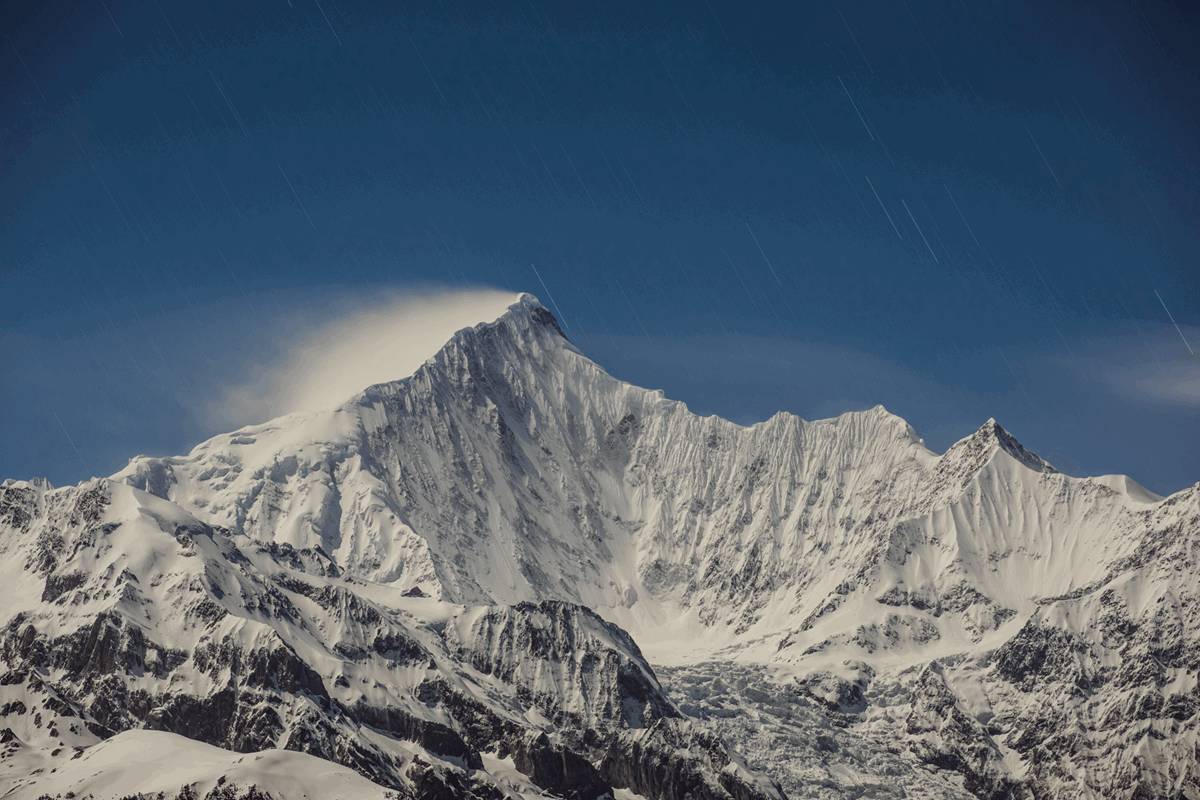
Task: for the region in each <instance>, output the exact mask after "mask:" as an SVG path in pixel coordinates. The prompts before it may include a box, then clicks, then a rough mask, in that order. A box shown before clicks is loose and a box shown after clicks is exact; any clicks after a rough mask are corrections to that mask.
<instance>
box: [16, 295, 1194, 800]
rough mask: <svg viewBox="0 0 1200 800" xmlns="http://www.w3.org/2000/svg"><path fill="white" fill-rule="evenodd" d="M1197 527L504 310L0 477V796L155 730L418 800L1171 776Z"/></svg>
mask: <svg viewBox="0 0 1200 800" xmlns="http://www.w3.org/2000/svg"><path fill="white" fill-rule="evenodd" d="M1198 541H1200V485H1197V486H1193V487H1191V488H1190V489H1187V490H1185V491H1182V492H1179V493H1177V494H1175V495H1173V496H1171V497H1168V498H1159V497H1156V496H1154V495H1153V494H1151V493H1149V492H1147V491H1146V490H1144V489H1142V488H1141V487H1139V486H1138V485H1137V484H1136V483H1134V482H1133V481H1131V480H1130V479H1128V478H1124V477H1113V476H1106V477H1102V478H1074V477H1071V476H1067V475H1064V474H1062V473H1059V472H1057V471H1055V470H1054V469H1053V467H1051V466H1050V465H1049V464H1047V463H1046V462H1044V461H1043V460H1042V459H1040V458H1039V457H1038V456H1036V455H1034V454H1033V453H1031V452H1030V451H1028V450H1026V449H1025V448H1024V447H1023V446H1022V445H1021V444H1020V443H1018V442H1017V441H1016V440H1015V439H1014V438H1013V437H1012V436H1011V435H1010V434H1009V433H1008V432H1006V431H1005V430H1004V429H1003V428H1001V427H1000V426H999V425H998V424H996V423H995V422H994V421H991V420H989V421H988V422H987V423H985V424H984V425H983V426H981V427H980V428H979V430H977V431H976V432H974V433H973V434H971V435H970V436H967V437H966V438H964V439H962V440H961V441H959V442H957V443H956V444H954V445H953V446H952V447H950V448H949V449H948V450H947V451H946V452H945V453H943V454H940V455H939V454H936V453H933V452H930V451H929V450H928V449H926V448H925V447H924V445H923V444H922V442H921V440H920V439H919V438H918V437H917V435H916V434H915V433H914V431H913V430H912V428H911V427H910V426H909V425H908V424H907V423H905V422H904V420H902V419H900V418H898V417H896V416H894V415H892V414H890V413H888V412H887V411H886V410H885V409H883V408H882V407H876V408H874V409H871V410H869V411H865V412H855V413H849V414H844V415H842V416H840V417H837V418H835V419H829V420H819V421H815V422H809V421H805V420H802V419H800V418H798V417H795V416H793V415H790V414H784V413H781V414H777V415H776V416H774V417H772V418H771V419H770V420H767V421H765V422H762V423H759V424H756V425H753V426H750V427H742V426H738V425H735V424H734V423H731V422H728V421H726V420H723V419H720V418H717V417H699V416H697V415H695V414H692V413H691V412H690V411H689V410H688V409H687V408H686V406H684V405H683V404H682V403H678V402H675V401H671V400H668V399H666V398H664V397H663V395H662V394H661V393H660V392H654V391H649V390H646V389H641V388H638V387H635V386H631V385H629V384H627V383H624V382H622V381H619V380H617V379H615V378H613V377H612V376H610V375H608V374H607V373H605V372H604V371H603V370H602V369H601V368H600V367H599V366H598V365H596V364H595V363H594V362H592V361H590V360H589V359H588V358H587V357H586V356H584V355H583V354H582V353H580V352H579V351H578V350H577V349H576V348H575V347H574V346H573V345H572V344H571V343H570V342H569V341H568V340H567V339H566V337H565V336H564V335H563V333H562V331H561V330H560V328H559V326H558V324H557V322H556V320H555V319H554V317H553V315H552V314H550V313H549V312H548V311H547V310H546V309H545V308H543V307H542V306H541V305H540V304H539V303H538V302H537V300H536V299H534V298H533V297H531V296H529V295H522V296H521V297H520V298H518V299H517V301H516V302H515V303H514V304H513V305H512V306H511V307H510V308H509V309H508V310H507V312H506V313H505V314H503V315H502V316H501V317H500V318H499V319H497V320H495V321H494V322H490V323H485V324H481V325H478V326H476V327H474V328H469V329H464V330H462V331H459V332H458V333H456V334H455V335H454V336H453V338H452V339H451V340H450V341H449V342H448V343H447V344H446V345H445V346H444V347H443V348H442V349H441V350H440V351H439V352H438V353H436V354H435V355H434V356H433V357H432V358H430V359H429V360H428V361H427V362H426V363H425V364H424V365H423V366H422V367H420V368H419V369H418V370H417V371H416V372H415V373H414V374H413V375H411V376H410V377H408V378H405V379H402V380H399V381H395V382H391V383H385V384H379V385H376V386H372V387H369V388H367V389H366V390H365V391H363V392H362V393H361V394H359V395H358V396H356V397H354V398H352V399H351V400H349V401H348V402H347V403H345V404H343V405H342V406H340V407H339V408H337V409H334V410H331V411H327V412H318V413H310V414H304V415H292V416H287V417H282V418H279V419H276V420H273V421H271V422H268V423H264V424H262V425H255V426H250V427H247V428H243V429H241V430H239V431H236V432H234V433H231V434H227V435H222V436H218V437H215V438H213V439H211V440H209V441H207V442H205V443H203V444H201V445H199V446H197V447H196V448H195V449H194V450H193V451H192V452H191V453H189V454H188V455H186V456H179V457H170V458H149V457H138V458H135V459H134V460H133V461H131V462H130V464H129V466H128V467H127V468H126V469H124V470H122V471H121V472H120V473H118V474H117V475H115V476H113V477H112V478H110V479H101V480H95V481H90V482H86V483H84V484H81V485H80V486H77V487H65V488H61V489H52V488H50V487H48V486H45V485H44V484H38V483H27V482H6V483H5V484H4V485H3V488H2V489H0V559H2V562H0V597H2V598H3V606H2V607H0V609H2V610H0V613H2V614H3V621H4V622H5V623H6V627H5V628H4V633H3V639H2V640H0V658H2V659H3V661H4V667H5V668H6V669H8V670H9V671H8V674H7V675H5V676H4V677H3V679H2V680H0V706H3V707H4V708H9V709H11V710H18V709H17V707H16V706H12V705H5V704H6V703H8V704H11V703H20V704H21V705H22V707H23V710H22V713H21V714H20V715H14V717H13V718H14V719H16V718H17V716H19V717H20V721H19V722H18V724H16V725H9V726H8V727H7V728H6V729H5V730H7V731H9V733H6V734H4V735H5V736H7V737H8V738H7V740H6V741H7V742H8V743H7V744H5V743H2V742H0V748H4V749H2V750H0V753H2V754H3V755H0V758H3V759H4V760H3V761H0V787H3V786H4V782H5V781H9V782H11V785H12V786H14V787H17V789H16V790H17V791H18V792H26V793H28V792H33V791H41V790H42V787H43V786H54V787H57V786H59V784H58V783H50V782H48V781H49V780H50V779H49V777H45V776H48V775H50V774H53V773H50V772H49V770H52V769H55V768H56V767H55V766H54V765H55V764H56V763H58V762H59V761H60V760H62V759H66V758H70V757H71V755H72V754H73V752H74V750H73V748H76V747H80V748H87V747H89V746H93V745H91V743H93V742H95V741H97V740H98V739H100V738H103V737H105V736H108V735H110V734H111V733H113V732H116V731H120V730H126V729H136V728H141V727H146V728H157V729H161V730H167V731H174V732H176V733H181V734H183V735H185V736H189V737H192V738H195V739H199V740H202V741H206V742H209V743H212V744H216V745H219V746H221V747H225V748H229V749H232V750H237V751H249V750H260V749H265V748H270V747H276V748H286V749H290V750H298V751H302V752H306V753H312V754H315V755H318V756H321V757H323V758H326V759H331V760H334V761H337V762H339V763H341V764H344V765H346V766H348V767H350V768H351V769H353V770H355V771H357V772H358V773H359V774H360V775H363V776H365V777H366V778H369V779H370V780H372V781H375V782H376V783H378V784H380V785H382V786H386V787H390V788H391V789H392V790H394V791H398V792H400V793H401V794H402V795H413V796H434V795H439V793H441V794H440V795H439V796H467V795H479V796H483V795H488V796H493V794H489V793H498V794H495V795H494V796H500V795H504V794H514V793H516V794H520V793H526V794H528V793H530V792H547V793H551V794H553V795H555V796H572V797H588V796H597V795H599V794H603V793H604V792H606V791H609V790H611V789H618V790H630V791H636V792H639V793H641V794H644V795H646V796H649V797H662V798H668V797H685V796H689V793H690V796H696V797H704V796H711V797H725V796H732V797H738V798H750V797H772V796H776V795H778V794H779V793H780V791H781V787H779V786H775V785H773V784H772V781H773V780H774V781H778V782H779V783H780V784H781V785H782V790H785V791H788V792H790V793H791V794H792V795H793V796H801V797H803V796H834V797H837V796H855V797H858V796H905V793H906V794H907V795H908V796H964V795H975V796H986V797H1008V796H1013V797H1019V796H1047V797H1091V796H1095V797H1134V796H1137V797H1157V796H1163V797H1170V796H1178V797H1200V770H1198V769H1197V767H1196V764H1197V763H1200V753H1198V752H1197V747H1198V744H1197V742H1198V740H1197V730H1198V728H1200V725H1198V718H1197V713H1198V709H1200V688H1198V674H1200V610H1198V609H1200V606H1198V605H1197V603H1198V600H1200V598H1198V594H1200V587H1198V584H1200V579H1198V578H1197V577H1196V575H1197V567H1198V566H1200V563H1198V562H1200V546H1198ZM626 631H628V633H626ZM635 641H636V644H635ZM639 645H640V647H639ZM643 652H644V653H645V654H646V656H645V657H644V656H643ZM647 658H648V660H649V661H650V662H652V663H656V664H661V665H665V666H666V667H669V669H667V670H666V672H665V673H663V674H667V675H669V676H670V680H668V682H667V683H666V684H663V683H660V676H658V675H656V674H655V672H654V670H652V669H651V668H650V666H649V664H648V663H647ZM714 664H715V665H718V666H717V668H716V672H715V673H714ZM722 664H724V665H725V666H724V667H721V666H719V665H722ZM660 672H662V670H660ZM731 680H732V681H733V682H732V683H731V682H730V681H731ZM9 695H12V697H11V698H10V697H9ZM725 696H727V699H725V700H722V699H720V698H722V697H725ZM35 707H36V708H37V709H38V710H37V711H35V710H34V708H35ZM35 718H36V721H35ZM748 720H753V721H754V722H753V724H750V723H748V722H747V721H748ZM6 724H7V723H6ZM0 727H3V726H0ZM51 731H53V733H54V735H53V736H51V735H50V733H51ZM722 739H724V740H725V741H726V742H727V743H730V744H732V748H731V747H729V746H727V745H726V744H722V743H721V742H722ZM739 750H740V751H741V752H742V755H737V753H736V752H735V751H739ZM55 751H57V753H56V752H55ZM80 752H84V753H87V752H89V751H88V750H86V749H85V750H82V751H80ZM34 769H41V770H42V772H41V773H39V775H41V776H43V777H40V778H39V777H37V776H26V775H23V773H24V772H29V771H31V770H34ZM205 785H206V786H207V784H205ZM214 786H215V784H214ZM223 787H224V790H228V791H232V790H231V789H229V784H225V785H223ZM537 787H540V788H537ZM217 790H218V789H212V791H217ZM55 791H60V790H59V789H56V790H55ZM62 791H66V790H62ZM206 791H207V790H206ZM264 791H269V790H267V789H264ZM276 792H277V793H279V792H284V793H285V794H286V790H283V789H277V790H276ZM446 793H449V794H446ZM3 796H4V794H3V789H2V788H0V797H3ZM21 796H24V795H21ZM31 796H36V795H31ZM97 796H100V795H97ZM234 796H238V795H234ZM281 796H282V795H281ZM289 796H290V795H289Z"/></svg>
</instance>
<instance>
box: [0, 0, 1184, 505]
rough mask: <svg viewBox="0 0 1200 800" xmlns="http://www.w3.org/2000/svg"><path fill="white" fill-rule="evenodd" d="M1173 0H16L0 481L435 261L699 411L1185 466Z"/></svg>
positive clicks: (1179, 9) (160, 429)
mask: <svg viewBox="0 0 1200 800" xmlns="http://www.w3.org/2000/svg"><path fill="white" fill-rule="evenodd" d="M1188 5H1189V4H1183V3H1171V4H1168V3H1137V4H1132V3H1098V4H1078V3H1041V2H1039V3H1029V4H1016V3H998V2H986V3H980V2H950V3H919V2H915V0H909V2H904V1H903V0H901V1H900V2H886V3H860V2H845V3H841V4H819V5H818V4H813V6H814V7H809V8H805V7H803V6H801V5H800V4H795V3H791V4H785V5H780V6H766V5H762V6H759V5H754V4H746V3H733V4H726V3H721V2H717V0H711V1H710V2H699V3H684V4H656V5H653V7H649V6H650V4H644V3H609V4H603V5H602V7H596V8H587V6H586V4H577V3H572V4H548V3H544V2H541V0H529V2H521V3H515V4H512V5H506V6H505V7H503V8H500V7H497V6H496V5H494V4H484V5H482V6H480V7H467V6H464V5H461V4H454V3H433V4H405V6H404V7H403V8H402V9H401V8H399V7H396V6H395V4H379V5H378V6H376V5H372V4H364V3H354V2H347V1H346V0H320V3H319V4H318V3H317V2H314V0H291V2H286V1H285V0H280V1H279V2H263V3H249V4H247V3H230V4H219V3H213V4H210V3H201V4H197V3H176V2H166V1H165V0H164V1H163V2H143V1H142V0H95V2H88V3H80V4H78V5H67V4H57V3H55V4H45V3H36V2H28V3H13V2H7V3H4V4H3V15H4V18H3V20H2V22H3V24H2V26H0V30H2V31H3V41H2V43H0V64H2V70H0V79H2V81H3V89H2V93H0V157H2V158H3V169H2V170H0V210H2V216H0V257H2V258H3V261H2V262H0V347H2V349H3V352H4V359H5V369H4V375H3V378H0V476H14V477H16V476H22V477H23V476H28V475H34V474H39V475H47V476H49V477H50V478H51V479H52V480H54V481H56V482H59V481H68V480H72V481H73V480H77V479H79V478H81V477H84V476H87V475H91V474H106V473H108V472H111V471H113V470H115V469H117V468H119V467H120V466H121V465H122V464H123V462H124V460H125V458H127V457H128V456H129V455H132V454H133V453H136V452H158V453H165V452H177V451H184V450H186V449H188V448H189V447H190V446H191V444H193V443H194V442H195V441H196V440H198V439H199V438H201V437H203V436H205V435H207V434H210V433H214V432H216V430H215V429H214V428H213V426H212V424H211V422H208V421H206V420H205V419H204V418H203V417H202V415H199V414H197V413H195V409H196V408H197V399H198V398H200V397H205V396H207V397H211V396H213V395H215V394H218V393H219V388H220V386H221V385H223V383H225V382H227V381H229V380H230V376H231V375H233V374H235V373H239V372H240V373H244V372H245V371H246V370H252V369H253V368H254V364H255V363H259V362H261V361H263V360H266V359H269V358H271V356H272V346H271V345H269V344H268V343H269V342H273V341H276V340H277V339H278V336H279V334H280V332H281V331H287V330H303V329H305V328H306V327H308V326H311V325H313V324H316V323H317V322H320V321H323V320H325V319H327V318H328V316H329V315H330V314H331V313H333V311H332V310H331V309H334V308H342V307H345V303H346V302H347V301H346V298H368V299H369V298H370V296H371V295H372V294H373V293H374V292H376V291H379V290H380V289H383V288H388V287H403V286H408V285H413V284H425V285H428V284H442V285H448V286H464V285H468V286H477V285H484V286H496V287H502V288H507V289H513V290H528V291H532V292H534V293H536V294H539V295H540V296H542V299H543V300H544V301H548V293H552V294H553V299H554V302H555V304H556V305H557V306H558V307H559V309H561V313H562V316H563V317H564V319H565V322H566V325H567V328H568V333H569V334H570V335H571V336H572V338H573V339H574V340H575V341H576V342H577V343H578V344H579V345H580V346H581V347H582V348H583V349H584V350H585V351H587V352H588V353H589V354H591V355H592V356H593V357H595V358H596V359H597V360H598V361H600V362H601V363H602V364H604V365H605V366H607V367H608V368H609V369H610V370H611V371H612V372H614V373H615V374H617V375H619V376H621V377H625V378H628V379H631V380H634V381H636V382H638V383H641V384H643V385H649V386H654V387H660V388H663V389H665V390H666V391H667V393H668V394H669V395H671V396H674V397H678V398H679V399H682V400H685V401H687V402H688V403H689V404H690V405H691V406H692V407H693V408H694V409H695V410H697V411H701V412H716V413H721V414H723V415H725V416H729V417H731V418H733V419H736V420H738V421H750V420H754V419H760V418H763V417H765V416H768V415H769V414H770V413H771V412H772V411H773V410H775V409H777V408H786V409H789V410H793V411H796V412H798V413H800V414H803V415H805V416H809V417H813V416H825V415H830V414H834V413H837V412H839V411H842V410H846V409H850V408H857V407H865V406H869V405H872V404H874V403H876V402H882V403H884V404H885V405H887V406H888V407H889V408H891V409H892V410H893V411H895V412H897V413H899V414H902V415H903V416H905V417H907V418H908V419H909V420H910V421H911V422H912V423H913V424H914V425H915V426H916V427H917V429H918V430H919V431H921V432H922V433H923V434H924V435H925V436H926V439H927V441H928V442H929V444H930V445H931V446H934V447H935V448H939V449H940V448H942V447H944V446H945V445H946V444H948V443H949V442H950V441H952V440H954V439H955V438H958V437H959V436H962V435H965V434H966V433H968V432H970V431H971V430H972V429H973V428H974V427H976V426H977V425H978V424H980V423H981V422H982V421H983V420H984V419H986V418H987V417H989V416H995V417H997V418H998V419H999V420H1000V421H1001V422H1002V423H1003V424H1005V425H1006V427H1008V428H1009V429H1010V430H1012V431H1013V432H1014V433H1015V434H1016V435H1017V436H1018V437H1019V438H1020V439H1021V440H1022V441H1023V442H1025V443H1026V444H1027V445H1028V446H1029V447H1030V448H1032V449H1034V450H1037V451H1038V452H1040V453H1041V454H1042V455H1043V456H1045V457H1046V458H1048V459H1049V460H1051V461H1052V462H1054V463H1056V464H1057V465H1058V466H1060V467H1061V468H1063V469H1066V470H1067V471H1071V472H1076V473H1100V472H1114V471H1119V472H1127V473H1130V474H1131V475H1133V476H1134V477H1135V478H1137V479H1139V480H1141V481H1142V482H1144V483H1146V484H1147V485H1148V486H1149V487H1150V488H1152V489H1155V490H1158V491H1170V490H1174V489H1178V488H1180V487H1182V486H1184V485H1187V484H1189V483H1191V482H1194V481H1195V480H1197V479H1200V447H1197V446H1196V445H1197V442H1200V372H1198V370H1200V366H1198V362H1197V359H1196V358H1195V357H1194V356H1193V355H1191V353H1190V352H1189V348H1194V347H1200V268H1198V266H1197V265H1198V263H1200V262H1198V260H1197V256H1198V255H1200V228H1198V227H1197V225H1196V220H1197V219H1198V218H1200V180H1198V178H1200V175H1198V166H1197V165H1198V164H1200V159H1198V155H1200V152H1198V151H1200V124H1198V123H1200V119H1198V116H1200V78H1198V75H1200V59H1198V58H1197V55H1196V52H1197V48H1196V47H1195V44H1196V41H1197V40H1198V36H1197V34H1198V33H1200V13H1198V12H1197V11H1196V10H1195V9H1194V8H1193V9H1191V10H1189V9H1188V8H1187V6H1188ZM585 9H586V11H585ZM531 264H536V265H537V268H538V271H539V272H540V276H541V279H539V277H538V276H537V275H535V273H534V271H533V269H532V268H531ZM543 281H544V286H543ZM1156 292H1157V294H1156ZM332 298H337V299H338V302H337V303H333V302H331V299H332ZM1160 298H1161V299H1160ZM1167 309H1169V310H1170V312H1171V313H1172V314H1173V315H1174V318H1175V320H1176V321H1177V322H1178V324H1179V326H1180V328H1179V330H1177V329H1176V328H1175V327H1174V326H1173V325H1172V323H1171V320H1170V319H1169V318H1168V314H1167ZM1185 340H1186V341H1185ZM250 421H251V420H246V422H250Z"/></svg>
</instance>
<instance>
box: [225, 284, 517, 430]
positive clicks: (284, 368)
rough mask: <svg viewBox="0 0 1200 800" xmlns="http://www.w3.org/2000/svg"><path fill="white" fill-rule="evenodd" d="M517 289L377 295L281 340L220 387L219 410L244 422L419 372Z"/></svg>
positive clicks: (329, 404)
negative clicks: (265, 358)
mask: <svg viewBox="0 0 1200 800" xmlns="http://www.w3.org/2000/svg"><path fill="white" fill-rule="evenodd" d="M516 299H517V297H516V295H514V294H512V293H511V292H502V291H497V290H492V289H474V290H461V291H445V290H442V291H433V290H428V291H410V292H405V293H404V294H389V295H386V296H384V297H382V298H376V299H375V300H374V301H372V302H370V303H368V304H367V305H365V306H363V307H360V308H358V309H357V310H355V311H353V312H351V313H350V314H348V315H343V316H340V317H339V318H337V319H336V320H333V321H328V322H322V323H319V324H318V325H316V326H315V327H314V328H313V329H312V330H311V331H308V332H306V333H305V334H303V335H301V336H299V337H296V336H293V337H291V338H289V339H283V338H282V336H281V337H280V338H281V340H280V341H279V342H277V346H278V352H279V355H278V356H276V357H274V358H273V359H272V360H271V362H270V363H269V364H265V365H260V364H252V365H248V366H249V369H248V370H247V374H246V376H245V377H243V378H242V379H241V380H238V381H235V382H233V383H232V384H231V385H229V386H227V387H226V388H225V389H224V390H223V391H220V392H218V393H217V395H216V397H215V398H214V401H213V403H212V404H211V405H210V413H211V415H212V416H213V417H219V418H220V419H221V420H223V421H228V422H233V423H237V424H249V423H253V422H261V421H263V420H266V419H269V418H271V417H275V416H279V415H280V414H287V413H291V412H296V411H317V410H321V409H326V408H333V407H335V406H337V405H338V404H339V403H341V402H343V401H345V400H346V399H348V398H349V397H351V396H353V395H354V394H356V393H357V392H360V391H362V390H363V389H365V388H366V387H368V386H371V385H373V384H376V383H383V382H385V381H391V380H397V379H399V378H403V377H406V376H408V375H411V374H412V373H413V372H414V371H416V369H417V368H418V367H419V366H421V364H422V363H424V361H425V360H426V359H428V358H429V357H430V356H432V355H433V354H434V353H436V352H437V351H438V349H439V348H441V347H442V345H444V344H445V343H446V341H447V340H448V339H449V338H450V337H451V336H452V335H453V334H454V332H455V331H457V330H459V329H461V328H465V327H469V326H472V325H477V324H479V323H480V322H486V321H491V320H493V319H495V318H497V317H498V316H500V315H501V314H502V313H503V312H504V310H505V309H506V308H507V307H508V306H509V305H510V304H512V303H514V302H516Z"/></svg>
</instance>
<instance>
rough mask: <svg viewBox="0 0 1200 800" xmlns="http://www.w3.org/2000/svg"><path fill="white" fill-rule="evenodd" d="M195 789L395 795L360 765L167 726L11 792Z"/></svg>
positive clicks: (364, 797)
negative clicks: (225, 741)
mask: <svg viewBox="0 0 1200 800" xmlns="http://www.w3.org/2000/svg"><path fill="white" fill-rule="evenodd" d="M185 787H187V788H190V789H191V790H192V791H193V792H195V795H194V796H195V797H204V796H206V795H208V794H209V792H212V791H214V790H215V789H217V788H218V787H223V788H227V789H228V791H229V792H230V795H229V796H230V797H231V798H232V797H237V796H238V795H240V794H241V793H242V792H245V791H246V790H248V789H249V788H250V787H254V788H255V789H257V791H259V792H265V793H267V794H270V795H274V796H276V797H289V798H296V800H310V799H311V800H387V799H388V798H391V797H394V795H393V794H391V793H389V792H388V790H386V789H384V787H382V786H379V785H378V784H374V783H371V782H370V781H368V780H367V779H365V778H363V777H361V776H360V775H359V774H358V773H356V772H354V770H351V769H347V768H346V767H341V766H337V765H335V764H331V763H329V762H328V761H325V760H324V759H320V758H314V757H313V756H309V755H304V754H301V753H293V752H290V751H287V750H264V751H262V752H259V753H245V754H243V753H234V752H231V751H229V750H222V749H221V748H219V747H213V746H212V745H208V744H203V743H202V742H197V741H195V740H193V739H186V738H184V737H182V736H179V735H177V734H173V733H163V732H161V731H145V730H131V731H125V732H124V733H118V734H117V735H116V736H113V737H112V738H110V739H106V740H105V741H103V742H101V743H100V744H98V745H96V746H95V747H91V748H88V749H87V750H86V751H84V753H83V755H82V756H81V757H80V758H78V759H74V760H72V761H67V762H65V763H63V764H62V766H61V767H60V768H59V769H58V770H57V771H56V772H54V773H48V772H45V771H43V772H42V773H41V774H39V775H31V776H29V778H28V779H27V781H26V782H21V783H18V785H17V786H16V787H15V789H14V791H12V792H10V793H8V794H5V795H4V796H5V797H6V798H12V800H34V798H38V797H42V796H46V795H66V794H67V793H68V792H73V793H74V794H73V796H74V797H87V796H93V797H124V796H127V795H132V794H135V793H144V794H151V793H157V792H163V793H165V794H166V795H167V796H168V797H175V796H176V795H178V794H180V793H181V792H183V791H184V790H185Z"/></svg>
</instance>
